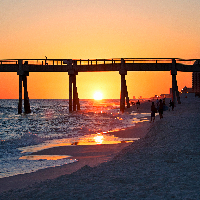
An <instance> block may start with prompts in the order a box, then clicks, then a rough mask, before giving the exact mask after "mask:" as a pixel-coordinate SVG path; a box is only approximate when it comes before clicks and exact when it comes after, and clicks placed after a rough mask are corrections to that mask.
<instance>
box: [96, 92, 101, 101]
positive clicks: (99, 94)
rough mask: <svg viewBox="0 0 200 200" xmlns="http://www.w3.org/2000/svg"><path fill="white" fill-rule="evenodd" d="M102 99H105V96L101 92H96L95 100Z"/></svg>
mask: <svg viewBox="0 0 200 200" xmlns="http://www.w3.org/2000/svg"><path fill="white" fill-rule="evenodd" d="M102 98H103V95H102V93H101V92H95V93H94V99H95V100H102Z"/></svg>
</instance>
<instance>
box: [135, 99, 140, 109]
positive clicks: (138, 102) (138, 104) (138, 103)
mask: <svg viewBox="0 0 200 200" xmlns="http://www.w3.org/2000/svg"><path fill="white" fill-rule="evenodd" d="M136 106H137V109H138V108H139V107H140V101H139V100H138V101H137V103H136Z"/></svg>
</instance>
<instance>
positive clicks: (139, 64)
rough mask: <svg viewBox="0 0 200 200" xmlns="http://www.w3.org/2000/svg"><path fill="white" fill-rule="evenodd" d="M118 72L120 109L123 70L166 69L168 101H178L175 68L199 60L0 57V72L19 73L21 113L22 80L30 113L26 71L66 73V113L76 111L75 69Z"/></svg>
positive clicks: (124, 97)
mask: <svg viewBox="0 0 200 200" xmlns="http://www.w3.org/2000/svg"><path fill="white" fill-rule="evenodd" d="M104 71H118V72H119V74H120V75H121V95H120V110H121V111H122V112H124V110H125V104H127V107H130V103H129V97H128V89H127V86H126V79H125V76H126V75H127V71H170V72H171V75H172V100H173V101H174V103H176V102H178V103H180V97H179V91H178V86H177V81H176V75H177V71H181V72H200V60H198V59H189V60H184V59H178V58H120V59H88V60H83V59H6V60H0V72H17V75H19V103H18V113H19V114H20V113H22V83H23V87H24V111H25V113H30V112H31V109H30V103H29V97H28V91H27V76H29V73H30V72H68V75H69V112H72V111H76V110H80V104H79V98H78V91H77V86H76V76H77V75H78V72H104Z"/></svg>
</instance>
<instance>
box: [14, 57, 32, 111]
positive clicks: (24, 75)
mask: <svg viewBox="0 0 200 200" xmlns="http://www.w3.org/2000/svg"><path fill="white" fill-rule="evenodd" d="M22 62H23V60H18V65H19V70H18V71H17V74H18V75H19V103H18V114H21V113H22V82H23V87H24V111H25V113H26V114H28V113H31V109H30V103H29V97H28V90H27V76H29V72H25V71H24V70H23V64H22ZM26 64H28V63H27V61H26Z"/></svg>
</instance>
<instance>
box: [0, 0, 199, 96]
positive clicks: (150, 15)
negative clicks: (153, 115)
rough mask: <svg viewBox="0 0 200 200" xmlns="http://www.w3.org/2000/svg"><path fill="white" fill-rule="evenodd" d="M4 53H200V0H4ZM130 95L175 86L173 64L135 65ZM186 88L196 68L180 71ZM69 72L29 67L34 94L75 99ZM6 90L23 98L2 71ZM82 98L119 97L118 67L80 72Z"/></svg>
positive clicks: (0, 18) (0, 41) (0, 16)
mask: <svg viewBox="0 0 200 200" xmlns="http://www.w3.org/2000/svg"><path fill="white" fill-rule="evenodd" d="M0 8H1V12H0V22H1V26H0V36H1V37H0V59H40V58H42V59H45V56H47V57H48V59H61V58H62V59H88V58H90V59H92V58H95V59H96V58H151V57H153V58H162V57H164V58H172V57H173V58H184V59H189V58H192V59H196V58H200V26H199V24H200V12H199V9H200V1H199V0H190V1H189V0H176V1H175V0H137V1H135V0H123V1H122V0H109V1H108V0H73V1H70V0H29V1H28V0H6V1H0ZM126 80H127V87H128V92H129V97H130V98H132V97H133V96H135V97H139V96H142V97H151V96H154V95H155V94H157V95H160V94H161V93H169V88H170V87H171V82H172V81H171V76H170V72H128V74H127V76H126ZM177 81H178V86H179V91H180V90H181V89H182V88H183V87H184V86H187V87H191V86H192V74H191V73H181V72H178V75H177ZM68 82H69V80H68V74H67V73H30V75H29V77H28V92H29V98H30V99H45V98H49V99H68V86H69V84H68ZM0 86H1V87H0V98H1V99H15V98H18V87H19V86H18V76H17V73H2V72H1V73H0ZM77 87H78V93H79V98H80V99H89V98H93V95H94V93H95V92H96V91H100V92H102V94H103V98H119V97H120V75H119V73H118V72H101V73H79V74H78V76H77Z"/></svg>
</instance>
